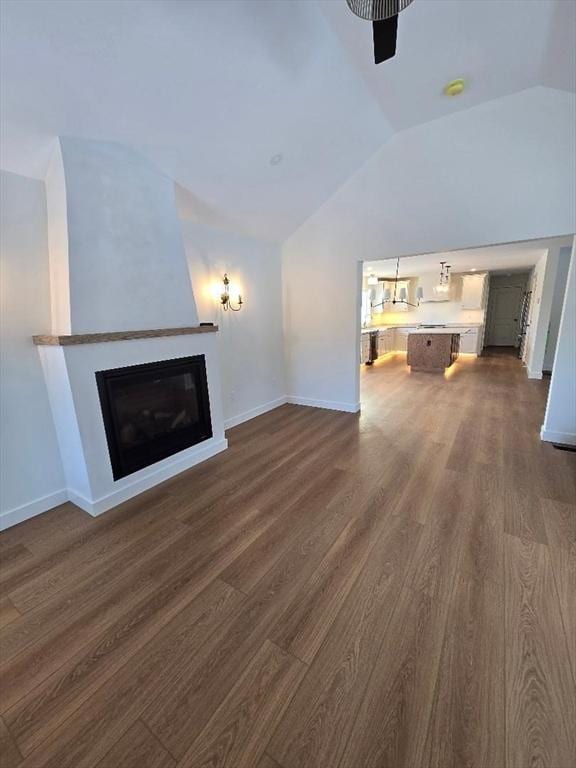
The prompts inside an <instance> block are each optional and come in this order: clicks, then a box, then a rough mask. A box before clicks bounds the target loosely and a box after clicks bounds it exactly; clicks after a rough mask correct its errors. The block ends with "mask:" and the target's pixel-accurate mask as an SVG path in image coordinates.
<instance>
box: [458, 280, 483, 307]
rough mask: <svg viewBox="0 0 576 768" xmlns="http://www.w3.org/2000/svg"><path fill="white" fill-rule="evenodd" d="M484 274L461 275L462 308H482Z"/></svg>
mask: <svg viewBox="0 0 576 768" xmlns="http://www.w3.org/2000/svg"><path fill="white" fill-rule="evenodd" d="M485 290H486V275H485V274H481V275H462V309H483V308H484V292H485Z"/></svg>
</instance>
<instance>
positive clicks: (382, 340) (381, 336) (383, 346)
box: [378, 330, 389, 357]
mask: <svg viewBox="0 0 576 768" xmlns="http://www.w3.org/2000/svg"><path fill="white" fill-rule="evenodd" d="M388 347H389V345H388V332H387V330H381V331H378V357H381V356H382V355H385V354H386V353H387V352H388V351H389V349H388Z"/></svg>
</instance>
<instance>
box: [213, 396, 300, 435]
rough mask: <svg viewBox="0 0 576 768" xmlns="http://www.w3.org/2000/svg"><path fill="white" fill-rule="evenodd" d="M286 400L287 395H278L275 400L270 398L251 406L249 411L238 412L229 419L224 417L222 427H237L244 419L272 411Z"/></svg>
mask: <svg viewBox="0 0 576 768" xmlns="http://www.w3.org/2000/svg"><path fill="white" fill-rule="evenodd" d="M287 402H288V398H287V397H278V398H277V399H276V400H270V401H269V402H267V403H263V404H262V405H259V406H257V407H256V408H251V409H250V410H249V411H244V413H239V414H238V415H237V416H232V417H231V418H230V419H226V420H225V421H224V429H231V428H232V427H237V426H238V424H242V423H243V422H245V421H250V419H255V418H256V416H261V415H262V414H263V413H267V412H268V411H273V410H274V408H278V407H280V406H281V405H284V404H285V403H287Z"/></svg>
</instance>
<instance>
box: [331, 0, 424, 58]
mask: <svg viewBox="0 0 576 768" xmlns="http://www.w3.org/2000/svg"><path fill="white" fill-rule="evenodd" d="M412 1H413V0H346V2H347V4H348V7H349V8H350V10H351V11H352V13H354V14H356V16H359V17H360V18H361V19H366V20H367V21H371V22H372V31H373V35H374V63H375V64H380V62H382V61H387V60H388V59H391V58H392V57H393V56H394V55H395V54H396V36H397V34H398V14H399V13H400V11H403V10H404V8H407V7H408V6H409V5H410V3H411V2H412Z"/></svg>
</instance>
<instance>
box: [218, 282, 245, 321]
mask: <svg viewBox="0 0 576 768" xmlns="http://www.w3.org/2000/svg"><path fill="white" fill-rule="evenodd" d="M222 282H223V283H224V290H223V291H222V293H221V294H220V303H221V304H222V308H223V309H224V311H225V312H227V311H228V310H229V309H231V310H232V312H240V310H241V309H242V304H243V303H244V302H243V301H242V296H241V294H238V306H237V307H233V306H232V302H231V300H230V278H229V277H228V275H227V274H226V273H224V278H223V279H222Z"/></svg>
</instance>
